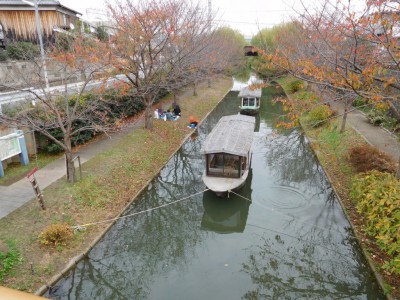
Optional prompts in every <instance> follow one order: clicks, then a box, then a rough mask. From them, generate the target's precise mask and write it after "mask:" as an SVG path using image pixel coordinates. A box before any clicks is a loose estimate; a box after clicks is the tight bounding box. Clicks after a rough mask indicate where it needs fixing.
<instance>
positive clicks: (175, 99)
mask: <svg viewBox="0 0 400 300" xmlns="http://www.w3.org/2000/svg"><path fill="white" fill-rule="evenodd" d="M173 93H174V107H175V105H176V103H177V101H178V96H177V95H176V91H174V92H173Z"/></svg>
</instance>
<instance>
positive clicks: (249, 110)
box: [240, 108, 260, 116]
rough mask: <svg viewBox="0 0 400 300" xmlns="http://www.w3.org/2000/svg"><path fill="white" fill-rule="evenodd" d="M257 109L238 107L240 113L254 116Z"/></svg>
mask: <svg viewBox="0 0 400 300" xmlns="http://www.w3.org/2000/svg"><path fill="white" fill-rule="evenodd" d="M259 111H260V109H259V108H241V109H240V113H241V114H242V115H248V116H254V115H256V114H258V112H259Z"/></svg>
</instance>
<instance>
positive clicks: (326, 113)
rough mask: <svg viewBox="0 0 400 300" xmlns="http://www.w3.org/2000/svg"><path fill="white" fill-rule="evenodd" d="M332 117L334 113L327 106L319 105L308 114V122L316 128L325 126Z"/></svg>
mask: <svg viewBox="0 0 400 300" xmlns="http://www.w3.org/2000/svg"><path fill="white" fill-rule="evenodd" d="M333 115H334V111H333V110H332V109H331V108H330V107H329V106H328V105H324V104H323V105H319V106H317V107H315V108H313V109H312V110H311V111H310V112H309V113H308V122H310V123H311V125H312V126H314V127H318V126H321V125H323V124H325V123H326V122H327V121H328V119H329V118H330V117H331V116H333Z"/></svg>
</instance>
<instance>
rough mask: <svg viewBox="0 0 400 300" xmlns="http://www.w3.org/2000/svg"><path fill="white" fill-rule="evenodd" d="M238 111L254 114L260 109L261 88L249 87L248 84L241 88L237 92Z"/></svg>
mask: <svg viewBox="0 0 400 300" xmlns="http://www.w3.org/2000/svg"><path fill="white" fill-rule="evenodd" d="M238 97H239V98H240V106H239V108H240V113H241V114H244V115H255V114H257V113H258V112H259V110H260V99H261V89H251V88H250V86H246V87H244V88H242V89H241V90H240V92H239V95H238Z"/></svg>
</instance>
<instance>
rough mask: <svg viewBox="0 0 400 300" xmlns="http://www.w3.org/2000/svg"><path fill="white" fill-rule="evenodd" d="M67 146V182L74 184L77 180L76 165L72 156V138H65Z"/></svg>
mask: <svg viewBox="0 0 400 300" xmlns="http://www.w3.org/2000/svg"><path fill="white" fill-rule="evenodd" d="M64 142H65V145H66V146H67V150H65V165H66V168H67V181H68V182H69V183H74V182H75V180H76V176H75V164H74V162H73V161H72V160H73V158H74V157H73V154H72V146H71V138H70V137H66V138H64Z"/></svg>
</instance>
